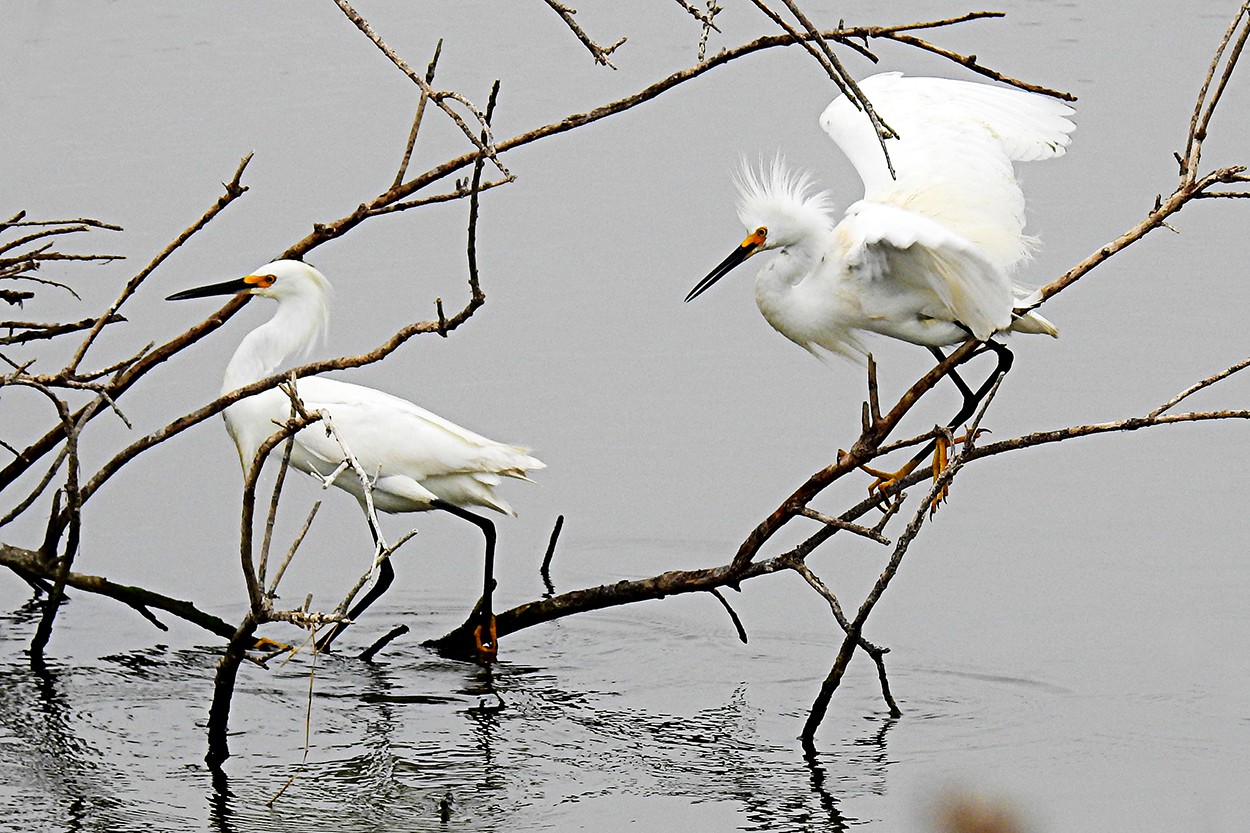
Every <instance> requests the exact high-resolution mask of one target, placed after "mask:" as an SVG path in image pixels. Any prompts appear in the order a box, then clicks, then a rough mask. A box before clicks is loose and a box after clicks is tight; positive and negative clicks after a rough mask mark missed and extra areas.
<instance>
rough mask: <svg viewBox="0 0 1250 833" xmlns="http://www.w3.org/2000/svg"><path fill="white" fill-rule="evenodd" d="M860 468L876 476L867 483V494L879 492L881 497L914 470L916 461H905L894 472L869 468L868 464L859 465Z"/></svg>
mask: <svg viewBox="0 0 1250 833" xmlns="http://www.w3.org/2000/svg"><path fill="white" fill-rule="evenodd" d="M860 468H861V469H862V470H863V471H865V472H867V473H868V474H871V475H872V476H873V477H875V478H877V479H876V480H874V481H872V483H870V484H868V494H870V495H872V494H880V495H881V496H882V497H885V493H886V492H887V491H888V490H890V489H893V488H895V487H896V486H898V485H899V484H900V483H902V482H903V480H904V479H905V478H906V477H907V475H909V474H911V473H912V472H913V471H915V470H916V461H915V460H911V461H910V462H908V463H907V465H905V466H903V467H902V468H901V469H899V470H898V471H895V472H888V471H880V470H878V469H873V468H869V467H868V466H860Z"/></svg>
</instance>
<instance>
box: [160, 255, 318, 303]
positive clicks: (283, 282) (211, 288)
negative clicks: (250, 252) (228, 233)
mask: <svg viewBox="0 0 1250 833" xmlns="http://www.w3.org/2000/svg"><path fill="white" fill-rule="evenodd" d="M240 292H246V293H248V294H249V295H263V296H264V297H266V298H273V299H274V300H275V301H279V302H281V301H285V300H302V301H312V302H316V303H318V304H319V305H321V306H327V305H328V303H329V297H330V282H329V281H327V280H326V276H325V275H323V274H321V273H320V272H318V271H317V270H316V269H314V268H313V267H311V266H309V265H308V264H307V263H304V262H303V261H300V260H275V261H273V262H272V263H266V264H265V265H264V266H262V267H260V268H259V269H257V270H256V271H255V272H253V273H252V274H250V275H244V276H243V277H241V278H235V279H234V280H229V281H223V282H222V283H214V284H209V285H208V286H199V287H196V288H195V289H186V290H183V291H182V292H175V293H174V294H173V295H170V296H169V297H168V298H166V299H165V300H166V301H184V300H187V299H188V298H206V297H208V296H210V295H234V294H237V293H240Z"/></svg>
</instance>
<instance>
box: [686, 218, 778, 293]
mask: <svg viewBox="0 0 1250 833" xmlns="http://www.w3.org/2000/svg"><path fill="white" fill-rule="evenodd" d="M767 236H768V230H767V229H764V228H758V229H756V230H755V231H753V232H751V234H750V235H748V236H747V239H746V240H743V241H742V243H741V244H740V245H739V246H738V248H736V249H734V250H733V252H731V253H730V255H729V257H727V258H725V259H724V260H722V261H721V262H720V265H719V266H717V267H716V268H715V269H713V270H712V271H711V272H709V273H708V276H707V277H706V278H704V279H703V280H701V281H699V283H698V284H697V285H696V286H695V288H694V289H692V290H690V294H689V295H687V296H686V301H687V302H689V301H693V300H694V299H695V298H698V297H699V296H700V295H702V294H703V293H704V292H706V291H707V290H708V289H710V288H711V286H712V284H714V283H716V282H717V281H718V280H720V279H721V278H723V277H725V276H726V275H728V274H729V273H730V272H732V271H733V269H734V267H735V266H738V265H739V264H741V263H742V262H744V261H745V260H746V259H747V258H748V257H750V256H751V255H753V254H755V253H756V252H758V251H759V250H760V247H761V246H763V245H764V240H765V239H766V238H767Z"/></svg>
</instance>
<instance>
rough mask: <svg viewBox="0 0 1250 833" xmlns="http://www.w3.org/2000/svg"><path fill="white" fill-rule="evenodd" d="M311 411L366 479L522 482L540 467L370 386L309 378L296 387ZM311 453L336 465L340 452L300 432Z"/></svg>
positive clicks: (314, 432) (314, 431)
mask: <svg viewBox="0 0 1250 833" xmlns="http://www.w3.org/2000/svg"><path fill="white" fill-rule="evenodd" d="M297 390H298V392H299V395H300V398H301V399H303V400H304V404H305V406H306V407H307V408H308V409H309V410H310V411H315V410H320V409H325V410H326V412H328V413H329V414H330V417H331V419H332V420H333V422H334V424H335V425H336V426H337V427H338V429H339V432H340V433H341V434H342V435H343V437H344V438H345V439H346V441H347V443H348V445H349V447H350V449H351V452H352V453H353V454H355V455H356V457H357V458H358V459H359V460H360V462H361V465H363V466H364V468H365V470H366V472H367V473H368V474H369V475H370V476H376V475H379V474H381V475H383V476H385V475H388V474H392V473H397V472H399V473H403V474H405V475H408V476H410V477H412V478H414V479H416V480H425V479H426V478H436V477H440V476H446V475H453V474H474V475H476V474H481V475H484V476H486V477H487V478H488V479H491V480H494V481H495V482H498V475H506V476H508V477H520V478H524V476H525V472H526V470H528V469H541V468H544V466H543V464H542V463H541V462H539V461H538V460H536V459H535V458H533V457H530V456H529V455H528V454H526V453H525V450H524V449H522V448H518V447H515V446H510V445H504V444H503V443H498V442H495V441H494V440H489V439H487V438H486V437H483V436H481V435H480V434H475V433H473V432H472V431H469V430H468V429H466V428H462V427H460V426H459V425H456V424H455V423H453V422H450V421H449V420H446V419H443V418H442V417H440V416H438V415H437V414H433V413H430V412H429V411H427V410H425V409H424V408H421V407H418V406H417V405H414V404H413V403H411V402H409V401H407V400H405V399H400V398H399V397H396V396H391V395H390V394H387V393H383V392H382V391H379V390H374V389H373V388H366V387H361V386H359V385H352V384H348V383H346V382H338V381H335V380H333V379H324V378H320V377H312V378H308V379H300V380H299V382H298V383H297ZM299 442H300V445H301V446H303V447H304V448H305V450H306V451H307V452H308V453H309V454H310V455H314V456H316V457H318V458H320V459H322V460H325V461H327V462H329V463H332V464H335V465H337V464H338V462H339V461H341V460H342V459H343V452H342V450H341V449H340V448H339V445H338V442H337V441H336V440H335V439H334V438H333V437H327V436H326V431H325V429H324V427H322V426H320V425H313V426H310V427H309V428H308V429H306V430H304V431H302V432H300V435H299Z"/></svg>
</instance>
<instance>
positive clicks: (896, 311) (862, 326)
mask: <svg viewBox="0 0 1250 833" xmlns="http://www.w3.org/2000/svg"><path fill="white" fill-rule="evenodd" d="M859 86H860V88H861V89H862V90H863V92H864V95H865V96H867V98H868V100H869V101H871V102H872V105H873V108H874V109H875V110H876V111H877V113H878V114H879V115H880V116H881V118H882V119H883V120H884V121H885V122H886V123H887V124H888V125H889V126H890V127H891V128H893V129H894V131H895V132H896V133H897V134H898V138H897V139H890V140H887V142H886V146H887V148H888V150H889V158H890V163H892V165H893V167H894V172H895V174H894V175H891V172H890V167H889V165H888V164H887V162H886V158H885V155H884V154H883V153H882V150H881V145H880V142H879V141H878V138H877V133H876V130H875V129H874V127H873V125H872V124H871V123H870V121H869V119H868V117H867V116H866V115H865V114H864V113H863V112H862V111H861V110H860V109H859V108H857V107H856V106H855V105H854V104H853V103H852V102H851V101H850V100H849V99H847V98H846V96H841V97H839V98H837V99H836V100H834V102H833V103H832V104H830V105H829V107H828V108H827V109H826V110H825V112H824V114H823V115H822V116H821V119H820V123H821V126H822V127H824V129H825V131H826V132H828V133H829V135H830V136H831V137H832V138H833V140H834V142H836V143H837V145H838V147H840V148H841V149H842V152H843V153H845V154H846V156H847V158H848V159H850V161H851V163H852V164H853V165H854V166H855V170H856V171H857V172H858V173H859V176H860V178H861V179H862V180H863V182H864V196H863V198H862V199H860V200H859V201H858V202H855V203H853V204H852V205H851V206H850V207H849V208H847V210H846V213H845V214H844V216H843V217H842V219H841V220H840V221H839V222H837V223H836V225H835V223H834V220H833V215H832V205H831V202H830V198H829V195H828V194H827V193H826V192H819V193H816V192H815V190H814V186H813V183H812V181H811V178H810V177H809V176H807V175H805V174H796V173H793V172H791V171H789V170H787V169H786V167H785V165H784V164H783V162H782V161H781V160H780V159H777V160H776V161H774V162H773V164H772V165H771V167H768V168H766V169H764V170H761V171H759V172H756V171H753V170H751V169H749V168H746V167H745V166H744V170H743V172H742V174H741V176H740V177H739V179H738V183H737V184H738V192H739V202H738V217H739V219H741V220H742V222H743V224H744V225H745V226H746V228H747V230H748V231H749V234H748V235H747V237H746V239H745V240H743V241H742V243H741V244H740V245H739V246H738V248H737V249H735V250H734V251H733V253H732V254H730V255H729V257H727V258H726V259H725V260H724V261H723V262H722V263H721V264H720V265H719V266H717V267H716V268H715V269H714V270H712V272H711V273H710V274H708V275H707V277H705V278H704V279H703V280H702V281H700V282H699V283H698V285H696V286H695V287H694V289H693V290H691V292H690V294H689V295H687V296H686V300H687V301H691V300H693V299H694V298H696V297H698V296H699V295H700V294H702V293H703V292H704V291H706V290H707V289H708V288H709V287H711V286H712V285H713V284H714V283H716V282H717V281H718V280H720V279H721V278H722V277H724V276H725V275H726V274H727V273H729V271H730V270H732V269H733V268H734V267H736V266H738V265H739V264H741V263H743V262H744V261H746V260H747V259H748V258H750V257H752V256H753V255H755V254H757V253H759V252H768V251H771V252H774V255H773V256H772V258H771V259H770V260H769V262H768V263H767V264H765V266H764V267H763V268H762V269H761V270H760V272H759V275H758V276H757V277H756V279H755V301H756V303H757V304H758V305H759V308H760V312H762V313H763V315H764V318H765V319H767V321H768V323H769V324H771V325H772V326H773V328H774V329H776V330H777V331H778V332H780V333H781V334H782V335H784V336H785V337H786V338H788V339H790V340H791V341H793V342H794V343H796V344H798V345H799V346H800V347H803V348H804V349H806V350H808V351H810V352H812V353H814V354H816V355H818V356H821V355H822V354H824V353H834V354H838V355H841V356H845V357H847V358H850V359H852V360H861V361H862V359H863V357H864V356H866V355H867V352H868V350H867V348H866V347H865V346H864V343H863V342H862V340H861V335H862V334H864V333H879V334H881V335H886V336H891V337H893V338H897V339H901V340H903V341H907V342H911V343H912V344H918V345H922V346H925V347H928V348H929V349H930V350H931V351H932V352H933V353H934V355H935V356H937V357H939V359H940V358H942V353H941V351H940V349H939V348H940V347H943V346H947V345H952V344H958V343H960V342H963V341H965V340H966V339H968V338H974V339H976V340H977V341H979V342H982V343H984V344H985V349H991V350H993V351H994V352H995V353H996V354H997V356H998V367H997V368H996V370H995V372H994V374H993V375H992V376H991V377H990V379H989V380H988V381H987V382H986V383H985V384H984V385H982V386H981V387H980V388H979V389H978V390H977V391H972V390H971V389H970V388H969V387H968V386H967V385H966V384H965V383H964V382H963V380H962V379H960V378H959V377H958V375H956V374H954V373H952V379H953V380H954V381H955V383H956V385H958V386H959V388H960V391H961V392H962V393H963V395H964V400H965V402H964V407H963V408H962V409H961V410H960V413H959V415H958V416H957V417H956V418H955V420H953V421H952V422H951V426H952V427H954V426H957V425H959V424H961V423H962V422H963V421H965V420H966V419H968V418H969V417H970V416H971V414H972V413H973V411H975V409H976V406H977V403H978V402H979V401H980V400H981V399H983V398H984V396H985V395H986V394H987V393H988V392H989V390H990V388H991V387H992V383H993V381H994V380H995V379H996V378H997V377H998V376H999V375H1001V374H1002V373H1004V372H1006V370H1007V368H1008V367H1009V366H1010V362H1011V353H1010V351H1009V350H1008V349H1007V347H1006V346H1005V345H1002V344H999V343H998V342H995V341H993V340H992V336H994V335H995V334H996V333H1000V332H1005V331H1016V332H1026V333H1040V334H1046V335H1051V336H1056V335H1058V330H1057V329H1056V328H1055V326H1054V325H1053V324H1051V323H1050V322H1049V321H1047V320H1046V319H1045V318H1043V317H1042V316H1040V315H1038V314H1037V313H1036V312H1033V311H1031V310H1027V309H1020V308H1021V307H1028V306H1029V305H1030V304H1033V303H1036V301H1037V300H1038V299H1036V298H1031V297H1026V296H1027V293H1026V292H1025V291H1024V290H1023V289H1021V288H1020V287H1018V286H1016V285H1015V284H1014V283H1013V282H1012V279H1011V274H1012V272H1013V271H1014V270H1015V268H1016V267H1018V266H1019V265H1020V264H1021V263H1022V262H1023V261H1024V260H1026V259H1027V257H1028V255H1029V251H1030V249H1031V247H1032V246H1033V244H1034V242H1035V241H1034V240H1033V239H1032V238H1030V237H1028V236H1027V235H1025V233H1024V194H1023V193H1022V192H1021V190H1020V184H1019V182H1017V180H1016V177H1015V170H1014V168H1013V166H1012V163H1013V162H1025V161H1033V160H1040V159H1050V158H1053V157H1057V156H1062V155H1063V153H1064V152H1065V150H1066V148H1067V146H1068V144H1069V142H1070V141H1071V137H1070V136H1069V134H1070V133H1071V132H1072V130H1073V129H1075V125H1074V124H1073V123H1072V121H1071V120H1070V119H1069V118H1068V117H1069V116H1070V115H1071V114H1072V112H1073V111H1072V108H1071V107H1069V106H1067V105H1066V104H1064V103H1062V102H1059V101H1055V100H1052V99H1049V98H1046V97H1043V96H1041V95H1037V94H1034V93H1028V92H1024V91H1021V90H1016V89H1005V88H1002V87H995V86H990V85H988V84H979V83H972V82H967V81H955V80H951V79H946V78H907V77H904V76H903V75H902V74H901V73H897V72H888V73H882V74H880V75H874V76H872V77H871V78H867V79H865V80H863V81H861V82H860V84H859ZM930 450H931V448H927V449H926V450H925V451H924V452H922V453H921V454H920V455H917V457H916V458H915V459H914V460H913V461H912V463H910V464H909V465H908V466H907V467H905V469H904V470H903V471H901V472H898V473H896V474H895V475H891V476H889V477H887V478H885V479H884V480H883V481H882V482H881V483H878V484H876V485H883V484H884V485H888V484H892V483H893V482H896V481H897V480H899V479H901V477H902V476H904V475H905V474H906V473H908V472H910V471H911V469H912V468H914V465H915V463H916V462H918V461H919V460H920V459H923V457H924V456H926V455H927V453H928V452H929V451H930Z"/></svg>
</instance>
